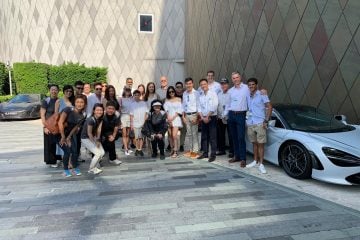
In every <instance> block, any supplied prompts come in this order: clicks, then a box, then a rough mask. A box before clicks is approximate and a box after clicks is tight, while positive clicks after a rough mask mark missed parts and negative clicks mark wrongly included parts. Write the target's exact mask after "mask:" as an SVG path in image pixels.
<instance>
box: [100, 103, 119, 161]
mask: <svg viewBox="0 0 360 240" xmlns="http://www.w3.org/2000/svg"><path fill="white" fill-rule="evenodd" d="M119 126H120V118H119V116H117V115H116V103H115V102H114V101H108V102H106V108H105V114H104V118H103V124H102V130H101V136H102V145H103V147H104V150H105V152H109V162H110V163H112V164H116V165H119V164H121V161H120V160H118V159H117V157H116V150H115V141H116V140H117V139H119V132H118V130H119Z"/></svg>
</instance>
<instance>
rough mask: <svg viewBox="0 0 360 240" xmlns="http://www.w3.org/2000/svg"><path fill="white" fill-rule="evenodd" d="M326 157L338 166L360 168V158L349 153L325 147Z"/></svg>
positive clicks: (323, 149)
mask: <svg viewBox="0 0 360 240" xmlns="http://www.w3.org/2000/svg"><path fill="white" fill-rule="evenodd" d="M322 151H323V152H324V154H325V155H326V157H327V158H328V159H329V160H330V161H331V162H332V163H333V164H335V165H336V166H340V167H357V166H360V158H359V157H356V156H354V155H351V154H349V153H346V152H343V151H340V150H338V149H335V148H331V147H323V148H322Z"/></svg>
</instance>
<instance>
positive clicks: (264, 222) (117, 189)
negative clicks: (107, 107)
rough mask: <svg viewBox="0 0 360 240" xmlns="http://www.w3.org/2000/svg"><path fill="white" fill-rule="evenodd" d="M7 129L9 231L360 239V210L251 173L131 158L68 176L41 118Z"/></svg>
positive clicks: (3, 128) (2, 193)
mask: <svg viewBox="0 0 360 240" xmlns="http://www.w3.org/2000/svg"><path fill="white" fill-rule="evenodd" d="M0 133H1V139H0V167H1V168H0V239H50V238H51V239H156V240H157V239H201V240H205V239H210V240H214V239H221V240H223V239H306V240H308V239H360V213H359V212H358V211H356V210H354V209H350V208H346V207H343V206H340V205H337V204H334V203H331V202H329V201H326V200H322V199H319V198H316V197H313V196H311V195H308V194H304V193H301V192H299V191H296V190H292V189H289V188H285V187H283V186H280V185H278V184H275V183H272V182H269V181H266V180H263V179H260V178H258V177H255V176H251V175H249V174H247V173H246V172H241V171H238V170H234V169H230V168H226V167H223V166H220V165H218V164H210V163H207V162H206V161H190V160H188V159H183V158H178V159H170V158H167V159H166V160H165V161H161V160H159V159H156V160H155V159H151V158H146V157H145V158H143V159H136V158H135V157H128V158H123V159H124V163H123V164H122V165H121V166H110V165H108V164H106V165H105V167H104V173H103V174H101V175H99V176H96V177H94V176H93V175H88V174H86V173H85V172H86V169H87V167H88V164H89V163H88V162H87V163H84V164H82V165H81V169H82V171H83V173H84V174H83V176H81V177H71V178H69V179H65V178H64V177H62V176H61V172H62V171H61V169H50V168H47V167H45V166H44V164H43V159H42V134H41V126H39V123H38V121H28V122H0ZM219 162H220V163H224V162H225V161H219ZM250 173H251V172H250ZM271 173H272V170H271V169H270V172H269V176H271Z"/></svg>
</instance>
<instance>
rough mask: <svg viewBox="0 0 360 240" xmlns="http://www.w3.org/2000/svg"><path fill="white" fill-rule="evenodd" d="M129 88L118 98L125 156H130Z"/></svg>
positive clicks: (130, 100) (130, 99) (130, 101)
mask: <svg viewBox="0 0 360 240" xmlns="http://www.w3.org/2000/svg"><path fill="white" fill-rule="evenodd" d="M133 101H134V100H133V98H132V93H131V88H128V87H125V88H124V91H123V94H122V97H121V98H120V109H121V127H122V141H123V145H124V150H125V155H126V156H129V155H130V150H129V140H130V139H129V133H130V108H131V104H132V102H133Z"/></svg>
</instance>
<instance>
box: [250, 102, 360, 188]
mask: <svg viewBox="0 0 360 240" xmlns="http://www.w3.org/2000/svg"><path fill="white" fill-rule="evenodd" d="M267 133H268V138H267V143H266V145H265V157H264V158H265V159H266V160H267V161H269V162H271V163H273V164H276V165H280V166H282V167H283V169H284V170H285V172H286V173H287V174H288V175H289V176H291V177H293V178H297V179H305V178H310V177H312V178H314V179H318V180H321V181H325V182H331V183H336V184H344V185H355V184H360V126H359V125H349V124H347V123H346V121H345V119H344V116H337V117H334V116H332V115H329V114H326V113H324V112H323V111H321V110H319V109H316V108H314V107H310V106H304V105H294V104H288V105H287V104H275V105H274V106H273V112H272V116H271V121H270V122H269V128H268V131H267ZM246 146H247V150H248V151H249V152H252V144H251V143H249V141H248V140H247V142H246Z"/></svg>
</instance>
